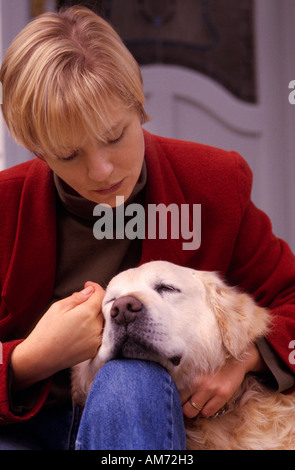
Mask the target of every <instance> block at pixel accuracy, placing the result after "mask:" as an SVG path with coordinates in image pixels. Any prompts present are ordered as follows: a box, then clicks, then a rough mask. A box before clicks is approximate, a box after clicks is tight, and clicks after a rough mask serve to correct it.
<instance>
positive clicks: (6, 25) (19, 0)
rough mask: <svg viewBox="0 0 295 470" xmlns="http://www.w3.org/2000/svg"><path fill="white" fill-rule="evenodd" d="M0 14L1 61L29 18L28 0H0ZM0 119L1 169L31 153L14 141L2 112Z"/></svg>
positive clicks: (19, 161) (24, 158)
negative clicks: (4, 121)
mask: <svg viewBox="0 0 295 470" xmlns="http://www.w3.org/2000/svg"><path fill="white" fill-rule="evenodd" d="M0 15H1V19H0V47H1V51H0V58H1V61H2V59H3V56H4V54H5V51H6V50H7V48H8V46H9V45H10V43H11V41H12V39H13V38H14V37H15V36H16V35H17V34H18V33H19V31H20V30H21V29H22V28H23V27H24V26H25V25H26V24H27V23H28V21H29V19H30V1H29V0H0ZM4 99H5V96H3V100H4ZM0 114H1V113H0ZM0 119H1V120H0V152H1V153H0V169H3V168H6V167H10V166H12V165H16V164H18V163H21V162H23V161H25V160H28V159H29V158H31V154H30V153H29V152H28V151H27V150H25V149H24V148H23V147H21V146H20V145H17V144H16V143H15V142H14V140H13V139H12V137H11V136H10V134H9V132H8V130H7V128H6V126H5V124H4V123H3V118H2V114H1V118H0Z"/></svg>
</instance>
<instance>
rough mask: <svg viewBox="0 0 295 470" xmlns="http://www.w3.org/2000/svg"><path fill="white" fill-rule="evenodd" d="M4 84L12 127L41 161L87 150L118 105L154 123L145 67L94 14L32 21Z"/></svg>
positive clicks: (14, 50)
mask: <svg viewBox="0 0 295 470" xmlns="http://www.w3.org/2000/svg"><path fill="white" fill-rule="evenodd" d="M0 81H1V82H2V87H3V104H2V111H3V116H4V119H5V122H6V124H7V127H8V129H9V130H10V132H11V134H12V135H13V137H14V138H15V140H16V141H17V142H19V143H20V144H22V145H24V146H25V147H26V148H28V149H29V150H30V151H32V152H34V153H35V154H40V155H43V156H52V155H54V156H56V155H57V156H58V155H60V154H61V153H63V152H64V151H66V150H67V149H68V146H69V144H70V145H71V146H72V147H75V146H78V145H79V142H77V140H78V138H79V136H81V131H85V132H87V134H88V135H89V136H90V137H93V138H96V139H98V138H100V137H101V136H103V134H106V132H109V130H110V128H111V122H112V119H113V120H114V115H113V114H114V106H117V105H121V106H122V105H124V106H126V107H128V108H130V107H132V108H135V109H136V110H138V113H139V115H140V117H141V121H142V123H144V122H146V121H147V119H148V116H147V115H146V113H145V110H144V93H143V87H142V76H141V72H140V68H139V66H138V64H137V62H136V61H135V59H134V58H133V56H132V55H131V53H130V52H129V51H128V49H127V48H126V47H125V45H124V44H123V42H122V40H121V39H120V37H119V36H118V34H117V33H116V32H115V31H114V29H113V28H112V27H111V26H110V25H109V24H108V23H107V22H106V21H105V20H103V19H102V18H100V17H99V16H98V15H96V14H95V13H93V12H92V11H90V10H88V9H87V8H83V7H72V8H68V9H65V10H61V11H60V12H58V13H45V14H44V15H41V16H39V17H37V18H36V19H35V20H33V21H31V22H30V23H29V24H28V25H27V26H26V27H25V28H24V29H23V30H22V31H21V32H20V33H19V35H18V36H16V38H15V39H14V41H13V42H12V44H11V45H10V47H9V49H8V50H7V53H6V55H5V58H4V60H3V63H2V67H1V70H0ZM101 138H102V137H101Z"/></svg>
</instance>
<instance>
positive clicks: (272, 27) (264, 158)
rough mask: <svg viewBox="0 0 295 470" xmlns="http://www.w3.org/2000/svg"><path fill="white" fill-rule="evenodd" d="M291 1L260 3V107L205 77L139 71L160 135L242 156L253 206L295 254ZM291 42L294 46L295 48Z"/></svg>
mask: <svg viewBox="0 0 295 470" xmlns="http://www.w3.org/2000/svg"><path fill="white" fill-rule="evenodd" d="M291 18H295V2H294V0H284V1H283V2H282V1H281V0H256V44H257V51H256V56H257V85H258V103H257V104H248V103H245V102H243V101H241V100H239V99H237V98H235V97H234V96H233V95H232V94H231V93H230V92H228V91H227V90H225V89H224V88H223V87H222V86H221V85H219V84H218V83H216V82H215V81H213V80H212V79H210V78H208V77H205V76H204V75H202V74H200V73H198V72H195V71H192V70H189V69H186V68H183V67H177V66H167V65H151V66H144V67H142V73H143V80H144V89H145V93H146V109H147V112H148V114H149V115H150V117H151V118H152V120H151V122H149V123H148V124H146V125H145V128H146V129H147V130H149V131H151V132H153V133H155V134H159V135H163V136H167V137H174V138H177V139H184V140H190V141H195V142H200V143H204V144H209V145H213V146H216V147H220V148H223V149H226V150H235V151H238V152H239V153H240V154H241V155H243V157H244V158H245V159H246V160H247V162H248V163H249V165H250V167H251V169H252V170H253V173H254V185H253V200H254V202H255V203H256V204H257V205H258V206H259V207H260V208H261V209H263V210H265V211H266V212H267V213H268V215H269V216H270V218H271V220H272V223H273V227H274V232H275V233H276V234H277V235H278V236H279V237H282V238H284V239H285V240H286V241H287V242H288V243H289V244H290V245H291V247H292V248H293V249H295V190H294V189H293V187H294V186H295V158H294V144H295V139H294V137H293V133H294V132H293V131H292V130H293V129H294V128H295V126H293V125H294V124H295V105H294V107H292V105H290V103H289V101H288V95H289V93H290V90H289V89H288V84H289V81H291V80H292V79H295V68H294V67H295V65H294V64H295V61H294V59H293V58H294V50H293V49H294V47H293V44H294V42H295V37H294V32H293V31H294V27H293V22H292V21H291ZM282 32H283V33H282ZM293 38H294V41H293V40H292V39H293Z"/></svg>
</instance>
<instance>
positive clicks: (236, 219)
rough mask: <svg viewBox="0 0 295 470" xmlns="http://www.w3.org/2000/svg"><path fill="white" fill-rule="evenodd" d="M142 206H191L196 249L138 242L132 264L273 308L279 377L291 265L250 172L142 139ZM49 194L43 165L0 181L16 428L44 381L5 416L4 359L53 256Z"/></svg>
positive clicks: (2, 321)
mask: <svg viewBox="0 0 295 470" xmlns="http://www.w3.org/2000/svg"><path fill="white" fill-rule="evenodd" d="M145 142H146V162H147V168H148V183H147V188H146V204H147V203H154V204H159V203H160V202H162V203H164V204H165V205H167V206H168V205H169V204H171V203H177V204H189V205H190V207H192V205H193V204H201V206H202V240H201V246H200V248H199V249H197V250H196V251H185V250H183V249H182V244H183V241H184V240H181V239H179V240H175V239H171V240H169V239H168V240H148V239H147V240H143V246H142V259H141V263H143V262H147V261H149V260H155V259H164V260H168V261H171V262H174V263H177V264H182V265H185V266H191V267H194V268H196V269H202V270H214V271H219V272H220V273H222V274H223V275H224V276H225V277H226V278H227V280H228V281H229V282H230V283H233V284H238V285H240V286H241V287H242V288H244V289H245V290H246V291H248V292H250V293H251V294H252V295H253V296H254V298H255V299H256V300H257V301H258V302H259V303H260V305H262V306H268V307H270V308H271V309H273V315H274V324H275V328H274V329H273V332H272V333H271V334H270V336H269V338H268V339H269V341H270V343H271V344H272V346H273V347H274V349H275V350H276V352H277V354H278V355H279V356H281V358H282V359H283V361H284V362H285V363H286V365H287V367H288V368H289V369H291V370H292V368H293V371H294V372H295V367H294V365H292V364H290V362H289V354H290V349H289V348H288V347H289V343H290V341H291V340H294V339H295V257H294V256H293V254H292V253H291V251H290V249H289V247H288V245H287V244H286V243H284V242H283V241H281V240H279V239H277V238H275V237H274V236H273V234H272V231H271V224H270V221H269V219H268V217H267V216H266V215H265V214H264V213H263V212H261V211H260V210H258V209H257V208H256V207H255V206H254V205H253V204H252V202H251V200H250V191H251V185H252V174H251V170H250V169H249V167H248V165H247V163H246V162H245V161H244V160H243V159H242V158H241V157H240V156H239V155H238V154H236V153H234V152H225V151H222V150H219V149H216V148H212V147H208V146H203V145H199V144H194V143H188V142H180V141H176V140H170V139H164V138H161V137H156V136H153V135H151V134H148V133H147V132H145ZM55 197H56V196H55V189H54V183H53V178H52V172H51V170H50V169H49V168H48V166H47V164H46V163H44V162H42V161H40V160H38V159H33V160H30V161H29V162H26V163H23V164H21V165H18V166H16V167H13V168H10V169H8V170H5V171H3V172H1V174H0V210H1V232H0V284H1V291H2V298H1V305H0V341H2V343H3V345H2V346H3V364H2V365H0V419H2V422H3V423H7V422H17V421H22V420H25V419H28V418H29V417H31V416H33V415H35V414H36V413H37V412H38V410H39V409H40V408H41V406H42V405H43V403H44V401H45V400H46V397H47V394H48V391H49V388H50V381H49V380H48V381H45V382H44V384H43V385H42V386H41V387H40V393H39V396H38V399H37V400H36V403H35V406H34V408H33V409H32V410H31V411H30V412H28V413H27V414H25V415H24V416H22V417H19V416H14V415H13V413H12V412H11V411H10V410H9V399H8V386H7V377H8V365H9V357H10V354H11V352H12V350H13V348H14V347H15V345H16V344H17V340H18V339H21V338H23V336H24V334H25V332H26V331H27V330H28V329H29V328H30V326H31V325H32V324H33V323H34V320H35V319H36V318H38V316H39V315H40V312H42V310H43V309H44V308H45V306H46V305H47V303H48V301H49V300H50V299H51V296H52V293H53V287H54V276H55V257H56V214H55Z"/></svg>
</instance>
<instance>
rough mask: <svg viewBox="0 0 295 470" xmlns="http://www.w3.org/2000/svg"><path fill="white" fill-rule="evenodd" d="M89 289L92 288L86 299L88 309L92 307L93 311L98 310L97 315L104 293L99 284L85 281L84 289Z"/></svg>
mask: <svg viewBox="0 0 295 470" xmlns="http://www.w3.org/2000/svg"><path fill="white" fill-rule="evenodd" d="M89 287H92V288H93V289H94V291H93V293H92V295H91V296H90V297H89V299H88V304H89V306H90V307H91V306H93V307H94V308H95V310H98V313H100V312H101V307H102V301H103V298H104V295H105V291H104V289H103V288H102V287H101V286H100V285H99V284H97V283H95V282H91V281H87V282H86V283H85V288H86V289H87V288H89Z"/></svg>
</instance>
